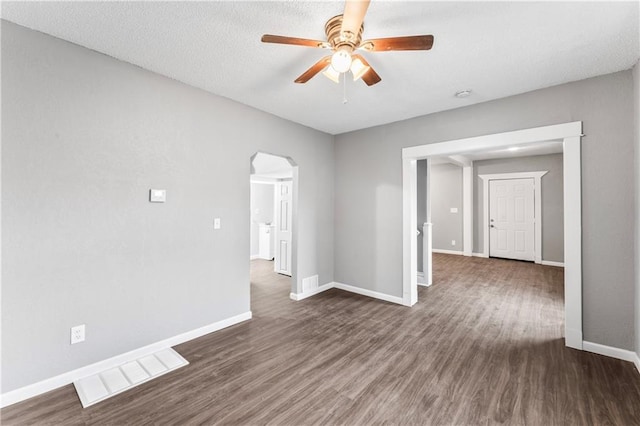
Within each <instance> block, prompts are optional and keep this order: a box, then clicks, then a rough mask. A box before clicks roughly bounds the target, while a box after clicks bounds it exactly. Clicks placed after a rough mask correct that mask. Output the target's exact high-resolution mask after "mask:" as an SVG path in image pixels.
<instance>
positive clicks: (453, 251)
mask: <svg viewBox="0 0 640 426" xmlns="http://www.w3.org/2000/svg"><path fill="white" fill-rule="evenodd" d="M431 251H432V252H433V253H441V254H457V255H460V256H462V255H463V253H462V252H461V251H458V250H441V249H431Z"/></svg>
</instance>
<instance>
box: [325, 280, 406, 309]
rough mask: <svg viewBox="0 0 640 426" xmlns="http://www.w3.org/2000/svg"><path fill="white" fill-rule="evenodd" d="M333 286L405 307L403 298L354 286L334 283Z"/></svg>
mask: <svg viewBox="0 0 640 426" xmlns="http://www.w3.org/2000/svg"><path fill="white" fill-rule="evenodd" d="M333 286H334V287H335V288H338V289H340V290H344V291H349V292H351V293H356V294H360V295H362V296H368V297H373V298H374V299H380V300H384V301H387V302H391V303H397V304H399V305H404V301H403V300H402V297H397V296H391V295H388V294H385V293H380V292H377V291H373V290H367V289H364V288H360V287H354V286H352V285H347V284H342V283H336V282H334V283H333Z"/></svg>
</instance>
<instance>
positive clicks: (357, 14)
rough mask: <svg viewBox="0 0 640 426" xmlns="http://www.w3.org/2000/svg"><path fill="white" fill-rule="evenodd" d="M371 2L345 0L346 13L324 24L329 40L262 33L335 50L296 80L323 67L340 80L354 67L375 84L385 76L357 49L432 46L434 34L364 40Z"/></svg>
mask: <svg viewBox="0 0 640 426" xmlns="http://www.w3.org/2000/svg"><path fill="white" fill-rule="evenodd" d="M369 3H370V0H346V3H345V7H344V13H343V14H342V15H337V16H334V17H333V18H331V19H329V20H328V21H327V23H326V24H325V26H324V30H325V33H326V34H327V41H320V40H309V39H306V38H296V37H286V36H279V35H271V34H265V35H263V36H262V42H263V43H279V44H291V45H295V46H305V47H316V48H320V49H329V50H333V52H334V53H333V54H331V55H328V56H325V57H323V58H322V59H320V60H319V61H318V62H316V63H315V64H313V65H312V66H311V68H309V69H308V70H306V71H305V72H304V73H302V75H300V77H298V78H297V79H296V80H295V82H296V83H306V82H307V81H309V80H310V79H311V78H313V77H314V76H315V75H316V74H318V73H319V72H320V71H324V72H323V74H324V75H325V76H326V77H328V78H329V79H331V80H333V81H334V82H336V83H339V82H340V75H341V74H343V73H346V72H348V71H351V73H352V74H353V80H354V81H355V80H357V79H359V78H362V80H363V81H364V82H365V83H366V84H367V85H368V86H373V85H374V84H376V83H379V82H380V81H381V80H382V78H380V76H379V75H378V73H376V72H375V70H374V69H373V68H372V67H371V65H369V63H368V62H367V60H366V59H365V58H364V57H363V56H362V55H360V54H359V53H355V52H356V51H357V50H363V51H365V52H388V51H391V50H429V49H431V47H432V46H433V36H432V35H416V36H406V37H389V38H377V39H370V40H362V32H363V31H364V24H363V21H364V15H365V14H366V13H367V8H368V7H369Z"/></svg>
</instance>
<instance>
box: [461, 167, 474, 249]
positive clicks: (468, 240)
mask: <svg viewBox="0 0 640 426" xmlns="http://www.w3.org/2000/svg"><path fill="white" fill-rule="evenodd" d="M462 228H463V229H462V251H463V252H464V255H465V256H471V255H472V254H473V162H472V161H470V162H469V164H468V165H467V166H465V167H463V168H462Z"/></svg>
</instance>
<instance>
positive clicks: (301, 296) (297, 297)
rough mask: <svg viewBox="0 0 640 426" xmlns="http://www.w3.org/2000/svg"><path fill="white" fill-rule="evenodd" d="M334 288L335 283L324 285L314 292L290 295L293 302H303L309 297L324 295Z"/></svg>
mask: <svg viewBox="0 0 640 426" xmlns="http://www.w3.org/2000/svg"><path fill="white" fill-rule="evenodd" d="M332 288H333V283H328V284H323V285H321V286H319V287H318V288H314V289H313V290H310V291H307V292H304V293H290V294H289V297H290V298H291V299H293V300H302V299H306V298H307V297H311V296H314V295H316V294H318V293H322V292H323V291H327V290H331V289H332Z"/></svg>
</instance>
